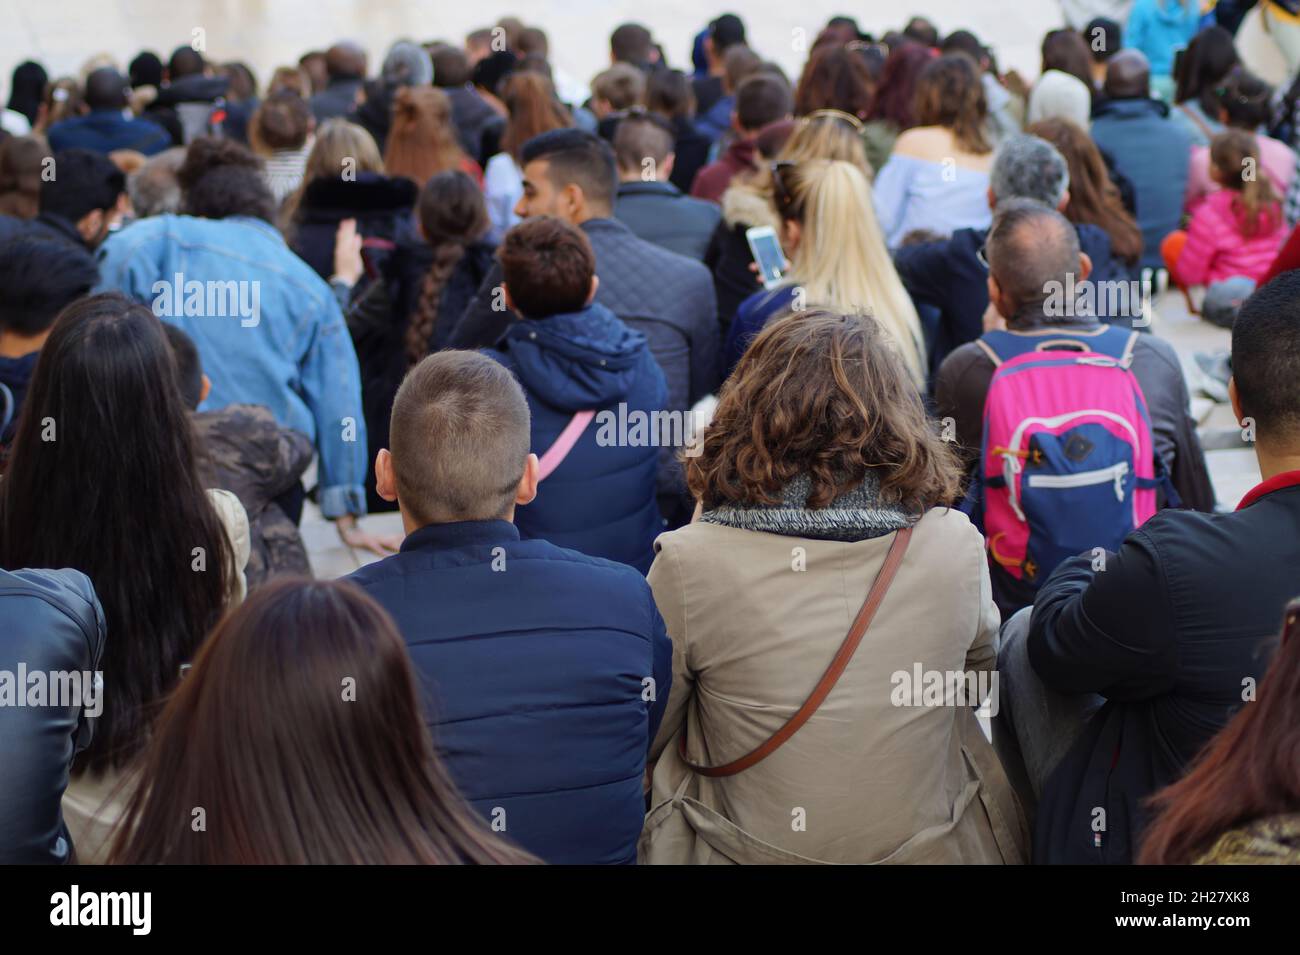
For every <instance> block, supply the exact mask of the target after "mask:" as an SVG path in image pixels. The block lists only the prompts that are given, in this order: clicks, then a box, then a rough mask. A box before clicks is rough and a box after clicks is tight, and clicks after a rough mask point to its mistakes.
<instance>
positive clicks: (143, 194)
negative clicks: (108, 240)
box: [126, 146, 185, 219]
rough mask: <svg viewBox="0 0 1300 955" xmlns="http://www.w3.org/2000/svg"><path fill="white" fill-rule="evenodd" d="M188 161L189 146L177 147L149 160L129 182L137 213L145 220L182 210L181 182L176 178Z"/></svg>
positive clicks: (129, 193)
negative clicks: (186, 150)
mask: <svg viewBox="0 0 1300 955" xmlns="http://www.w3.org/2000/svg"><path fill="white" fill-rule="evenodd" d="M184 162H185V147H184V146H173V147H172V148H171V149H168V150H165V151H164V152H161V153H159V154H158V155H156V156H152V157H150V158H149V160H148V161H147V162H145V164H144V165H143V166H141V167H140V168H139V169H137V170H136V171H135V172H133V173H132V174H131V175H130V177H129V178H128V179H127V181H126V191H127V194H128V195H129V196H130V197H131V205H132V206H133V207H134V208H135V214H136V215H137V216H139V217H140V218H141V219H144V218H146V217H148V216H160V215H163V214H164V213H168V212H171V213H176V212H180V211H181V184H180V182H179V181H178V180H177V178H176V174H177V172H179V171H180V168H181V165H182V164H183V163H184Z"/></svg>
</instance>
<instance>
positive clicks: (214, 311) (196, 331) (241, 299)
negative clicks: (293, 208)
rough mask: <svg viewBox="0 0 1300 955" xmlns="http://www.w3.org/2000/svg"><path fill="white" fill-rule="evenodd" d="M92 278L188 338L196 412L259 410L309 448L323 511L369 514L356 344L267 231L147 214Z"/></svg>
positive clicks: (108, 245)
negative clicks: (315, 457)
mask: <svg viewBox="0 0 1300 955" xmlns="http://www.w3.org/2000/svg"><path fill="white" fill-rule="evenodd" d="M99 274H100V289H99V290H100V291H103V290H105V289H119V290H121V291H123V292H125V293H126V294H128V295H130V296H132V297H133V298H136V299H139V300H140V301H142V302H144V303H145V304H146V305H149V306H150V307H151V308H152V309H153V312H154V314H155V315H158V316H159V317H160V318H162V319H163V320H164V321H167V322H171V323H172V324H175V325H177V326H179V327H180V328H182V329H184V331H185V332H186V333H188V334H189V336H190V337H191V338H193V339H194V344H195V345H196V346H197V348H198V350H199V356H200V358H201V359H202V361H203V370H204V372H205V373H206V374H207V376H208V378H209V379H210V380H211V381H212V392H211V394H209V395H208V399H207V401H205V402H204V403H203V405H201V406H200V410H203V411H209V410H213V409H216V408H222V407H225V406H226V405H229V404H234V403H236V402H245V403H250V404H260V405H265V406H266V407H267V408H269V409H270V410H271V413H272V414H273V415H275V419H276V420H277V421H278V422H279V423H280V424H282V425H284V426H285V427H288V428H294V429H295V430H298V431H301V432H302V433H303V434H306V435H307V436H308V437H310V438H311V439H312V442H313V443H314V444H315V445H316V449H317V451H318V452H319V453H320V487H321V492H320V507H321V511H322V512H323V513H324V514H325V516H326V517H339V516H341V515H343V514H364V513H365V512H366V498H365V493H364V490H363V479H364V477H365V469H366V467H367V460H366V459H367V453H366V423H365V418H364V417H363V416H362V411H361V376H360V372H359V371H358V369H357V356H356V352H355V351H353V348H352V339H351V337H350V336H349V334H348V330H347V326H346V324H344V321H343V314H342V312H341V311H340V310H339V306H338V303H337V302H336V301H335V299H334V296H333V295H332V294H331V292H330V289H329V286H328V285H326V284H325V282H323V281H322V280H321V279H320V277H319V276H317V275H316V273H315V272H313V271H312V269H311V267H310V266H308V265H307V264H306V263H305V262H303V261H302V259H300V258H298V256H296V255H295V254H294V253H293V252H292V251H290V249H289V247H288V246H287V245H286V244H285V242H284V239H282V238H281V237H280V234H279V233H278V232H277V231H276V230H275V229H274V228H273V227H272V226H270V225H269V224H267V223H265V222H262V221H261V220H259V219H250V218H244V217H236V218H229V219H199V218H195V217H193V216H176V215H163V216H155V217H152V218H148V219H142V220H140V221H139V222H135V223H132V224H131V225H129V226H127V227H126V228H125V229H123V230H122V231H121V232H118V233H116V234H115V235H113V236H110V237H109V238H108V240H106V241H105V242H104V244H103V246H102V247H101V252H100V273H99ZM193 283H201V284H197V285H196V284H193Z"/></svg>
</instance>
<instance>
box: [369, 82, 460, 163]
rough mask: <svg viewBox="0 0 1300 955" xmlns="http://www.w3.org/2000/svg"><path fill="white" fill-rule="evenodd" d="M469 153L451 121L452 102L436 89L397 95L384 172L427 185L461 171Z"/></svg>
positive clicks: (408, 88)
mask: <svg viewBox="0 0 1300 955" xmlns="http://www.w3.org/2000/svg"><path fill="white" fill-rule="evenodd" d="M464 162H465V152H464V150H462V149H461V147H460V141H459V140H458V139H457V138H456V130H455V127H454V126H453V125H452V121H451V100H450V99H449V98H448V97H447V94H446V93H444V92H443V91H442V90H440V89H437V88H436V87H433V86H403V87H401V88H400V89H398V91H397V92H396V93H395V94H393V124H392V126H391V127H390V128H389V131H388V140H387V141H386V142H385V144H384V171H385V172H386V173H387V174H388V175H390V176H405V177H406V178H407V179H411V180H413V181H414V182H415V183H416V184H418V185H421V186H422V185H424V184H425V183H426V182H428V181H429V180H430V179H431V178H432V177H433V176H435V175H437V174H438V173H440V172H446V171H448V170H449V169H459V168H460V167H461V165H462V164H463V163H464Z"/></svg>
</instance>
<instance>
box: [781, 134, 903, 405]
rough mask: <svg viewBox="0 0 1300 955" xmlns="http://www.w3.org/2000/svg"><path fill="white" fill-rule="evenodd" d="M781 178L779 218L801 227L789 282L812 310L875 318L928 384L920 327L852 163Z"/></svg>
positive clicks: (787, 169)
mask: <svg viewBox="0 0 1300 955" xmlns="http://www.w3.org/2000/svg"><path fill="white" fill-rule="evenodd" d="M776 178H778V179H779V183H776V185H777V189H776V199H777V209H778V211H779V212H780V213H781V216H782V218H784V219H787V220H789V219H793V220H795V221H797V222H799V223H800V225H801V227H802V233H801V238H800V240H799V247H798V248H797V249H796V250H795V252H794V256H793V263H792V265H791V267H790V271H789V272H788V273H787V274H786V282H788V283H789V284H792V285H795V286H798V287H799V288H802V289H803V290H804V295H805V297H806V304H807V305H808V306H810V307H811V306H824V307H827V308H831V309H834V310H836V311H840V312H857V311H865V312H867V313H868V314H870V315H871V316H872V317H874V318H875V319H876V321H877V322H879V323H880V327H881V328H882V329H884V330H885V332H886V333H887V334H888V335H889V337H890V338H891V339H892V340H893V341H894V343H895V344H896V345H897V346H898V350H899V353H900V354H901V355H902V357H903V360H904V361H905V362H906V364H907V368H908V370H909V371H910V372H911V373H912V377H913V378H914V379H915V381H916V382H917V384H918V386H919V385H921V384H923V383H924V381H925V345H924V342H923V339H922V337H921V322H920V319H918V318H917V315H916V307H915V306H914V305H913V304H912V299H911V297H910V296H909V295H908V294H907V290H906V289H905V288H903V282H902V280H901V279H899V277H898V273H897V272H896V271H895V270H894V263H893V260H892V259H890V257H889V251H888V249H887V248H886V247H885V238H884V235H883V234H882V233H881V231H880V226H879V224H878V223H877V222H876V213H875V209H874V207H873V205H872V199H871V185H870V183H868V182H867V177H866V174H865V173H864V172H863V171H862V170H861V169H859V168H858V167H857V166H856V165H855V164H853V163H849V162H844V161H842V160H828V159H812V160H808V161H806V162H802V163H797V164H795V165H783V166H782V168H781V169H780V172H779V174H778V176H777V177H776ZM783 192H784V195H783ZM783 200H784V201H783Z"/></svg>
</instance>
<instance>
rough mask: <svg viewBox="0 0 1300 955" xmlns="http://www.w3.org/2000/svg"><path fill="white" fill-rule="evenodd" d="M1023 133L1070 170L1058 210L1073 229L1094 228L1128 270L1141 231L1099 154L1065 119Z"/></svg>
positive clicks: (1137, 255) (1138, 246) (1083, 133)
mask: <svg viewBox="0 0 1300 955" xmlns="http://www.w3.org/2000/svg"><path fill="white" fill-rule="evenodd" d="M1025 132H1027V133H1032V134H1033V135H1035V136H1038V137H1041V138H1042V139H1045V140H1047V141H1048V142H1049V143H1051V144H1052V145H1053V146H1055V147H1056V150H1057V152H1059V153H1060V154H1061V155H1062V156H1064V157H1065V162H1066V164H1067V165H1068V166H1069V168H1070V201H1069V202H1068V203H1067V204H1066V207H1065V208H1064V209H1063V210H1061V211H1062V212H1063V213H1064V214H1065V217H1066V218H1067V219H1069V220H1070V221H1071V222H1073V223H1074V224H1075V225H1081V224H1089V225H1095V226H1097V227H1098V228H1099V229H1101V230H1102V231H1103V232H1105V233H1106V234H1107V235H1108V236H1110V251H1111V254H1112V255H1114V256H1115V257H1116V258H1117V259H1120V260H1121V261H1123V262H1124V264H1125V265H1127V266H1128V267H1129V269H1134V268H1136V267H1137V262H1138V259H1140V258H1141V257H1142V230H1141V229H1139V228H1138V225H1137V220H1136V219H1134V218H1133V215H1132V213H1130V212H1129V211H1128V210H1127V209H1125V208H1124V203H1123V201H1122V200H1121V199H1120V194H1119V188H1118V187H1117V186H1116V185H1115V183H1114V181H1113V180H1112V179H1111V178H1110V175H1109V174H1108V173H1107V171H1106V161H1105V160H1104V159H1102V157H1101V150H1099V149H1098V148H1097V144H1096V143H1094V142H1093V141H1092V137H1091V136H1089V135H1088V133H1087V132H1086V131H1085V130H1083V129H1081V128H1080V127H1078V126H1076V125H1075V124H1074V123H1072V122H1070V121H1069V120H1068V119H1044V120H1041V121H1039V122H1037V123H1034V124H1033V125H1031V126H1029V127H1027V128H1026V129H1025Z"/></svg>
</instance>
